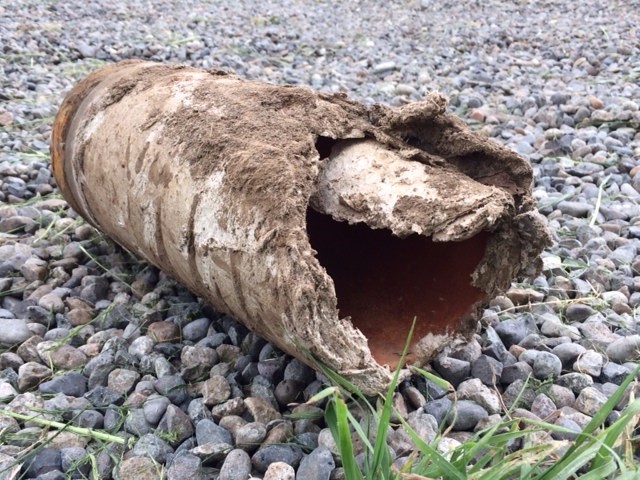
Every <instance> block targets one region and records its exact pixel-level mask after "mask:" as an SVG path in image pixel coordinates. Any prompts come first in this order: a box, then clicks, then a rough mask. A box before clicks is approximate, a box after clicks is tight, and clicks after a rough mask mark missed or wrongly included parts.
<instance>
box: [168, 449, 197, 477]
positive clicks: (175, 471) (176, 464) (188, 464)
mask: <svg viewBox="0 0 640 480" xmlns="http://www.w3.org/2000/svg"><path fill="white" fill-rule="evenodd" d="M201 478H202V461H201V460H200V459H199V458H198V457H196V456H195V455H192V454H190V453H182V454H180V455H176V456H175V457H174V458H173V460H172V461H171V464H170V465H169V468H168V469H167V480H185V479H191V480H199V479H201Z"/></svg>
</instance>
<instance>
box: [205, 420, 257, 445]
mask: <svg viewBox="0 0 640 480" xmlns="http://www.w3.org/2000/svg"><path fill="white" fill-rule="evenodd" d="M265 433H266V432H265ZM196 441H197V442H198V445H204V444H205V443H228V444H229V445H232V444H233V438H232V436H231V433H229V431H228V430H227V429H225V428H223V427H221V426H219V425H216V424H215V423H214V422H212V421H211V420H208V419H203V420H200V421H199V422H198V423H197V424H196Z"/></svg>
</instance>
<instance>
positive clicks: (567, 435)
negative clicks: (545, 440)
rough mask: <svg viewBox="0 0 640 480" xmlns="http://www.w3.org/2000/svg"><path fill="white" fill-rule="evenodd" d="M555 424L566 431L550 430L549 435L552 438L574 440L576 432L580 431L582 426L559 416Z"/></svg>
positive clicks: (576, 435)
mask: <svg viewBox="0 0 640 480" xmlns="http://www.w3.org/2000/svg"><path fill="white" fill-rule="evenodd" d="M555 424H556V425H557V426H559V427H562V428H563V429H566V430H568V431H556V430H552V431H551V437H553V439H554V440H575V439H576V438H577V437H578V434H579V433H580V432H582V428H581V427H580V425H578V424H577V423H576V422H574V421H573V420H571V419H569V418H564V417H560V418H558V419H557V420H556V421H555Z"/></svg>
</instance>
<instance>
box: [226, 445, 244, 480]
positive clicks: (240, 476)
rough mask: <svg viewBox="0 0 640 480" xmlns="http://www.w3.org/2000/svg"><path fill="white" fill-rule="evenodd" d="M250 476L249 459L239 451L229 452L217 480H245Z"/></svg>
mask: <svg viewBox="0 0 640 480" xmlns="http://www.w3.org/2000/svg"><path fill="white" fill-rule="evenodd" d="M250 476H251V457H249V454H248V453H247V452H245V451H244V450H241V449H235V450H231V451H230V452H229V454H228V455H227V457H226V458H225V459H224V463H223V464H222V468H221V469H220V475H219V476H218V480H247V479H248V478H249V477H250Z"/></svg>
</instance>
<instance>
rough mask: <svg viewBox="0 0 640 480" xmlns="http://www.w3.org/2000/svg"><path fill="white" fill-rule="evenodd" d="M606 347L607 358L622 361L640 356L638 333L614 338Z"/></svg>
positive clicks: (639, 336)
mask: <svg viewBox="0 0 640 480" xmlns="http://www.w3.org/2000/svg"><path fill="white" fill-rule="evenodd" d="M606 348H607V357H609V360H612V361H614V362H618V363H624V362H628V361H631V360H636V359H638V358H640V335H629V336H628V337H622V338H619V339H618V340H615V341H614V342H613V343H611V344H610V345H609V346H608V347H606Z"/></svg>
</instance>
